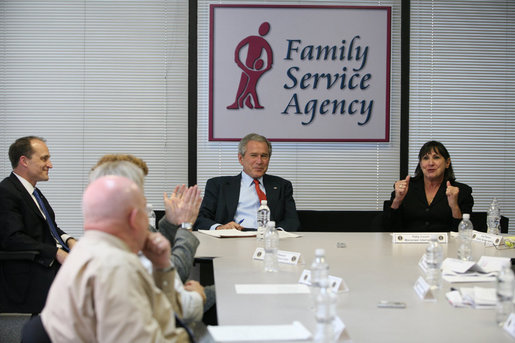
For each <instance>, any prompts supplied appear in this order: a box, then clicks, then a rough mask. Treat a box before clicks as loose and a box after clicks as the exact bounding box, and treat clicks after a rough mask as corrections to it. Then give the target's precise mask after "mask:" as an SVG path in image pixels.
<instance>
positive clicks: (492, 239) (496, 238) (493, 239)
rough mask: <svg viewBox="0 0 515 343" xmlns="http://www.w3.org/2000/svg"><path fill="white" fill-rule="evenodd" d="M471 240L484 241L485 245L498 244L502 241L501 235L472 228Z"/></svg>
mask: <svg viewBox="0 0 515 343" xmlns="http://www.w3.org/2000/svg"><path fill="white" fill-rule="evenodd" d="M472 240H473V241H476V242H481V243H484V244H485V245H487V246H493V245H495V246H498V245H499V244H501V242H502V236H501V235H493V234H491V233H485V232H479V231H476V230H474V233H473V234H472Z"/></svg>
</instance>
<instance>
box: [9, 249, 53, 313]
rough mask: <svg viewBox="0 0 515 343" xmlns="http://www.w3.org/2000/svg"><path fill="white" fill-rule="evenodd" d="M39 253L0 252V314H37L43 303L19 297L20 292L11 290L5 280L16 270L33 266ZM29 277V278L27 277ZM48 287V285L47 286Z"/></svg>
mask: <svg viewBox="0 0 515 343" xmlns="http://www.w3.org/2000/svg"><path fill="white" fill-rule="evenodd" d="M38 255H39V251H31V250H29V251H5V250H0V313H32V314H35V313H39V312H41V309H42V308H43V305H44V303H42V302H41V301H34V302H32V301H30V299H29V301H28V302H29V303H27V301H26V299H23V298H24V297H22V296H21V293H23V292H22V290H18V289H12V286H9V283H8V282H7V280H8V279H9V278H10V277H12V273H15V272H16V270H17V269H21V268H23V267H24V266H27V265H31V264H35V263H37V262H36V259H37V257H38ZM27 277H29V276H27ZM49 287H50V285H49Z"/></svg>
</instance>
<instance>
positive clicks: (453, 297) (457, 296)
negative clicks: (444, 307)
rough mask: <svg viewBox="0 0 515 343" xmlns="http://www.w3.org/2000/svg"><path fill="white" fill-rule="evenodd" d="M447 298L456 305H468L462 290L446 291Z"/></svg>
mask: <svg viewBox="0 0 515 343" xmlns="http://www.w3.org/2000/svg"><path fill="white" fill-rule="evenodd" d="M445 296H446V297H447V300H448V301H449V303H451V305H452V306H454V307H467V304H465V303H464V302H463V298H462V297H461V293H460V291H450V292H447V293H445Z"/></svg>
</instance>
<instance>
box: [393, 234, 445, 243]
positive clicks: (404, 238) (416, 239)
mask: <svg viewBox="0 0 515 343" xmlns="http://www.w3.org/2000/svg"><path fill="white" fill-rule="evenodd" d="M435 235H436V239H437V240H438V243H447V242H448V241H449V235H448V233H447V232H394V233H393V234H392V243H394V244H412V243H429V242H430V241H431V237H432V236H435Z"/></svg>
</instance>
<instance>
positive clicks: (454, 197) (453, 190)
mask: <svg viewBox="0 0 515 343" xmlns="http://www.w3.org/2000/svg"><path fill="white" fill-rule="evenodd" d="M459 193H460V189H459V188H458V187H454V186H452V185H451V182H450V181H447V189H446V190H445V195H447V202H449V207H450V208H451V209H453V208H456V207H458V194H459Z"/></svg>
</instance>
